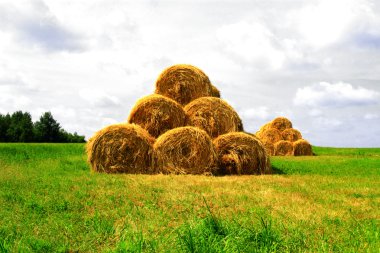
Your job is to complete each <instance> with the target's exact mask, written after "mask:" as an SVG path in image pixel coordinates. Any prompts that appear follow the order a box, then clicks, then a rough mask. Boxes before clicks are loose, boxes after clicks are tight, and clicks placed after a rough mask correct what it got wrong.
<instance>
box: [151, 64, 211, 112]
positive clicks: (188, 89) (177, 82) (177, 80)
mask: <svg viewBox="0 0 380 253" xmlns="http://www.w3.org/2000/svg"><path fill="white" fill-rule="evenodd" d="M211 89H212V88H211V82H210V80H209V78H208V77H207V75H206V74H205V73H203V71H202V70H200V69H199V68H197V67H194V66H191V65H187V64H178V65H174V66H171V67H169V68H167V69H165V70H164V71H163V72H162V73H161V74H160V76H159V77H158V79H157V81H156V91H155V93H157V94H161V95H164V96H167V97H169V98H171V99H174V100H175V101H177V102H178V103H180V104H181V105H186V104H188V103H190V102H191V101H192V100H194V99H197V98H199V97H207V96H211Z"/></svg>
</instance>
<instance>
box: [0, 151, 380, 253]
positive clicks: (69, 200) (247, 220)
mask: <svg viewBox="0 0 380 253" xmlns="http://www.w3.org/2000/svg"><path fill="white" fill-rule="evenodd" d="M314 152H315V153H316V156H314V157H274V158H272V165H273V167H274V170H275V174H274V175H264V176H240V177H238V176H226V177H207V176H174V175H173V176H167V175H154V176H149V175H107V174H94V173H91V172H90V171H89V167H88V165H87V164H86V162H85V159H86V157H85V154H84V146H83V144H0V207H1V209H0V252H14V251H16V252H17V251H21V252H30V251H32V252H33V251H34V252H276V251H277V252H380V250H379V249H380V149H340V148H339V149H338V148H321V147H314Z"/></svg>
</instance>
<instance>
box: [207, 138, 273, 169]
mask: <svg viewBox="0 0 380 253" xmlns="http://www.w3.org/2000/svg"><path fill="white" fill-rule="evenodd" d="M213 143H214V146H215V150H216V153H217V157H218V166H217V167H218V169H217V171H216V174H219V175H233V174H237V175H244V174H268V173H270V172H271V167H270V161H269V156H268V155H267V153H266V151H265V148H264V146H263V144H262V143H261V141H260V140H259V139H257V138H256V137H254V135H251V134H247V133H244V132H233V133H227V134H223V135H220V136H219V137H218V138H216V139H214V141H213Z"/></svg>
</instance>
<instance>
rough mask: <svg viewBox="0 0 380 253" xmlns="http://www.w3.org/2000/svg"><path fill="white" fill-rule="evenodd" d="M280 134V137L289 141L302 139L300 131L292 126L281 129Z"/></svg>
mask: <svg viewBox="0 0 380 253" xmlns="http://www.w3.org/2000/svg"><path fill="white" fill-rule="evenodd" d="M281 135H282V139H284V140H285V141H290V142H295V141H297V140H299V139H302V135H301V133H300V131H298V130H297V129H294V128H288V129H285V130H284V131H282V133H281Z"/></svg>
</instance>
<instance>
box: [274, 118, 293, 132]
mask: <svg viewBox="0 0 380 253" xmlns="http://www.w3.org/2000/svg"><path fill="white" fill-rule="evenodd" d="M270 125H271V128H276V129H278V130H279V131H280V132H282V131H284V130H285V129H288V128H292V127H293V126H292V122H291V121H290V120H288V119H287V118H285V117H278V118H275V119H274V120H272V122H271V123H270Z"/></svg>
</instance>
